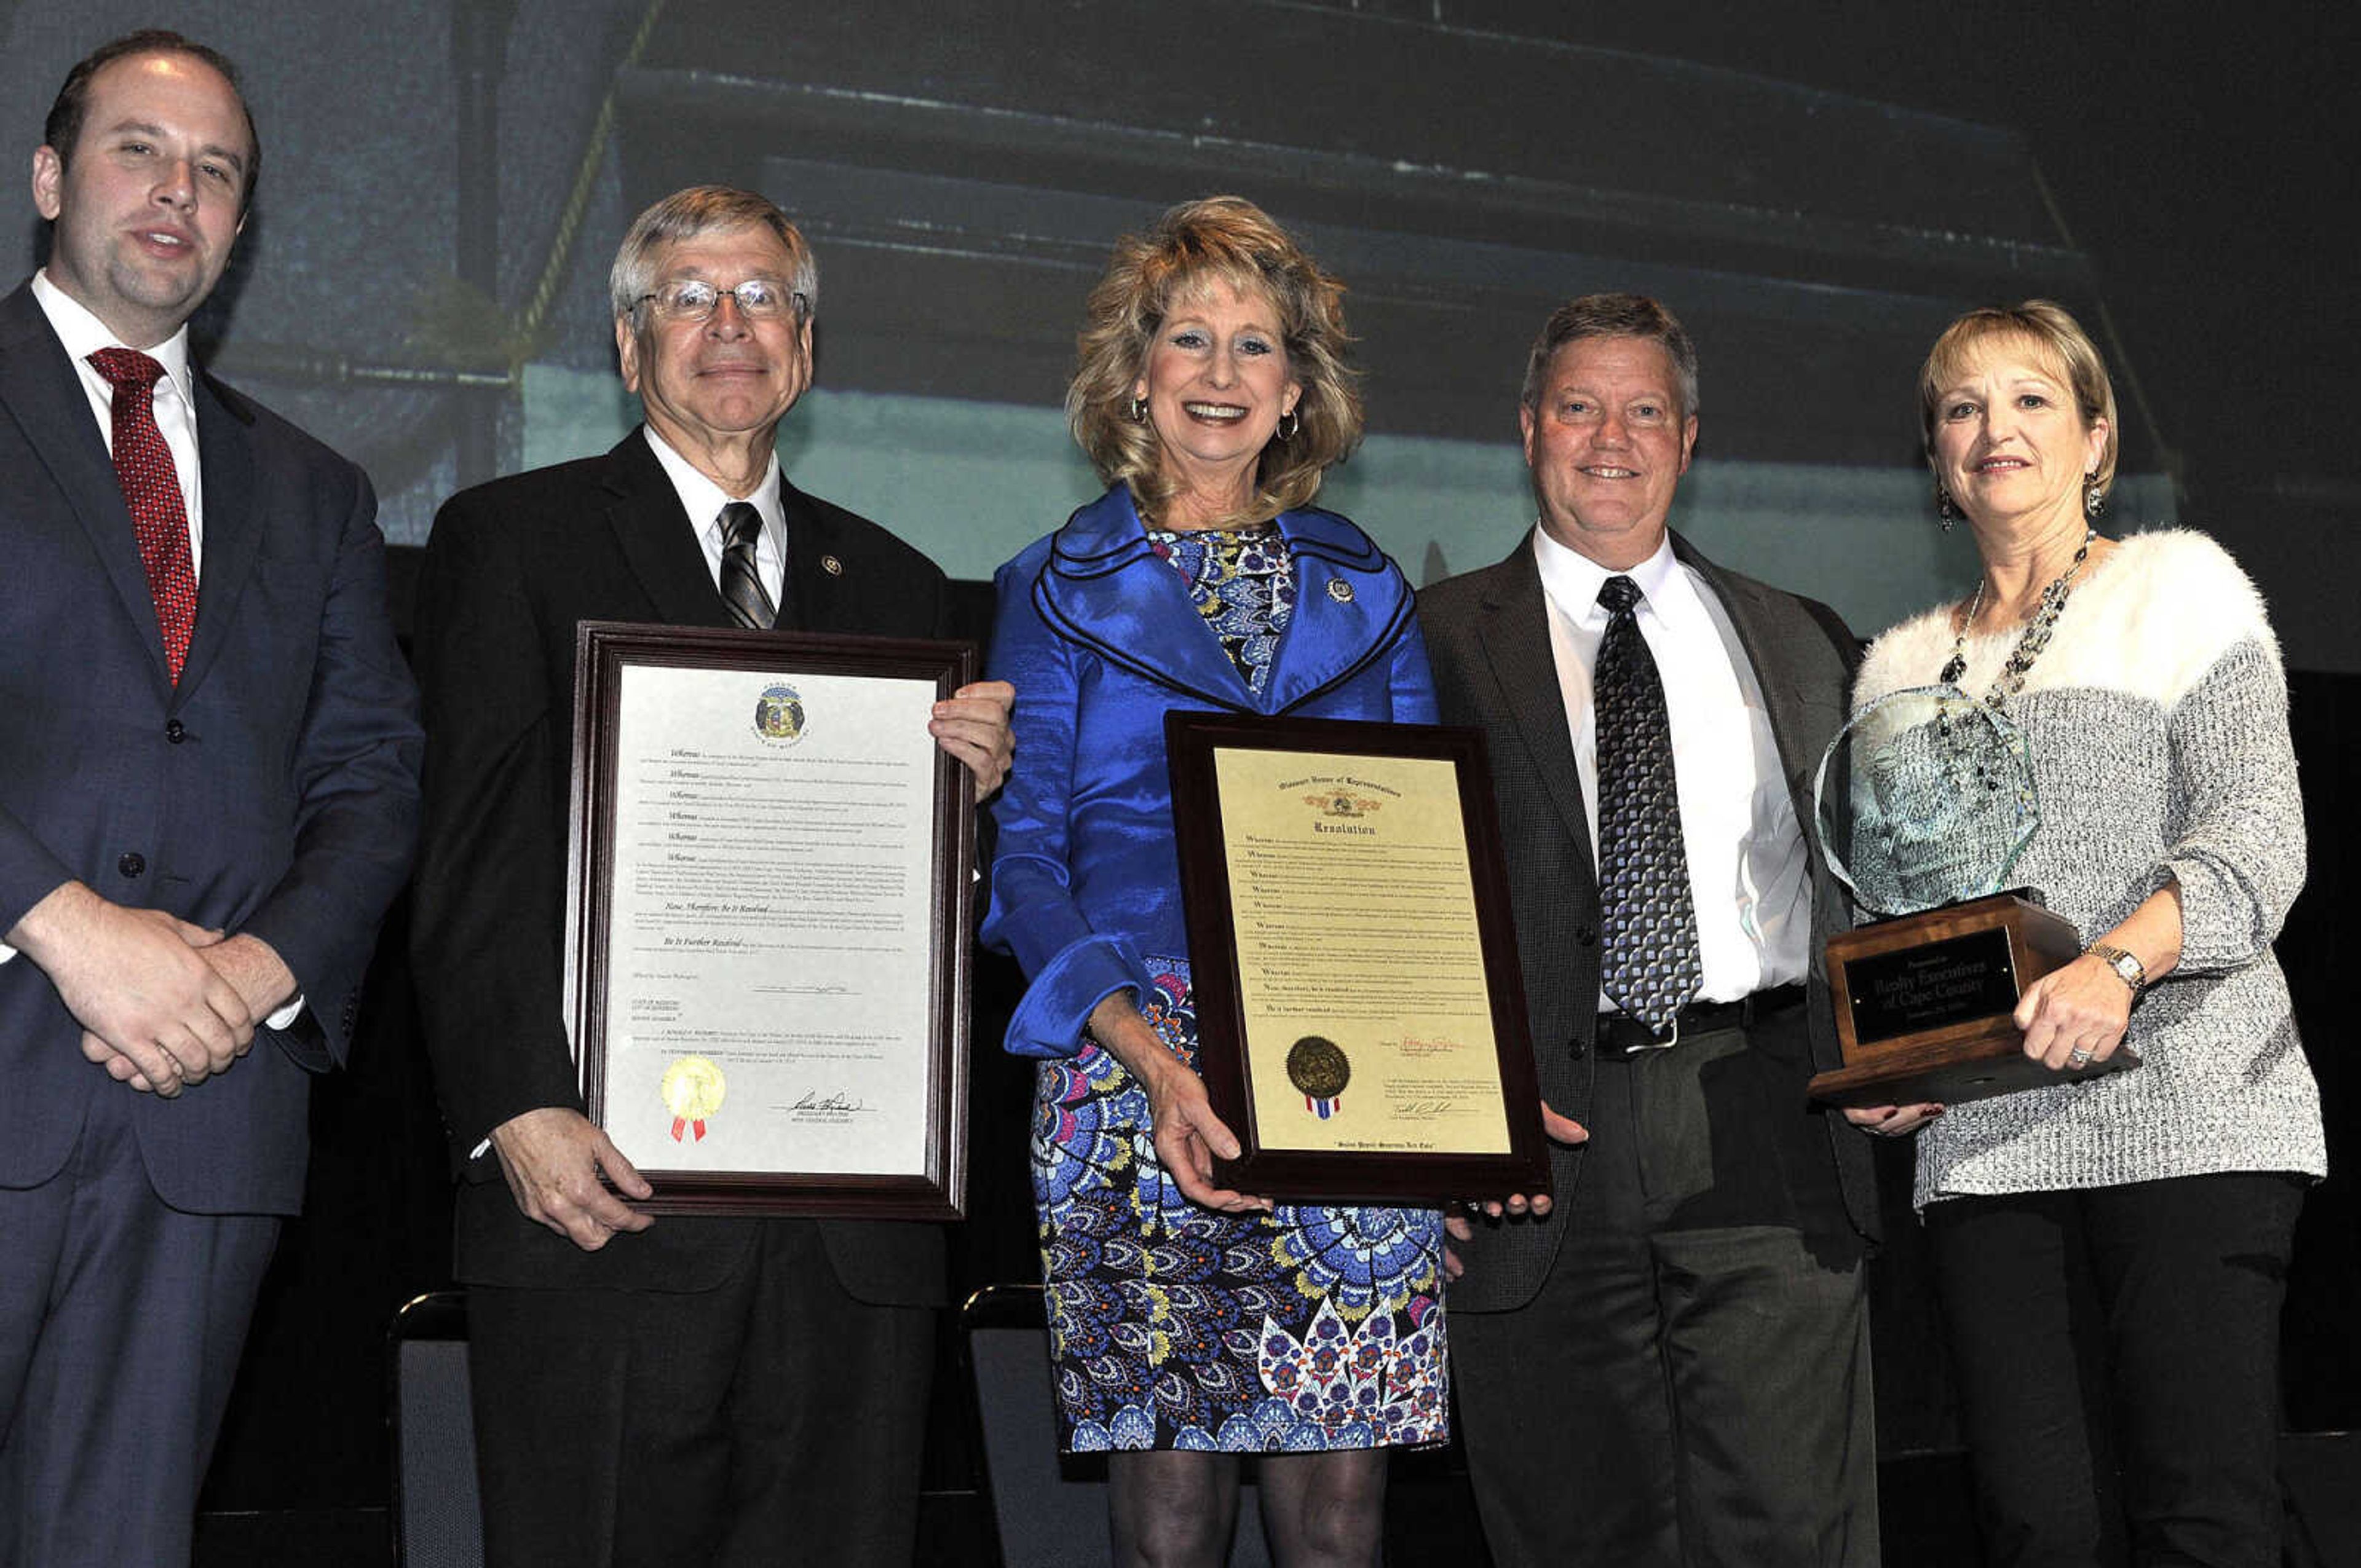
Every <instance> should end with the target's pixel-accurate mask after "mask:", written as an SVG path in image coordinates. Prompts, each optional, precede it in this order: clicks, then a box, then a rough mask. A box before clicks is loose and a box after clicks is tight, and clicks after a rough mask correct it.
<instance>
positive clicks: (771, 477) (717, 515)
mask: <svg viewBox="0 0 2361 1568" xmlns="http://www.w3.org/2000/svg"><path fill="white" fill-rule="evenodd" d="M640 431H641V433H642V434H643V435H645V436H646V437H647V439H648V450H649V451H651V452H653V453H654V454H655V455H656V461H657V463H659V464H661V465H662V466H663V467H664V477H666V478H668V479H670V480H671V481H672V488H673V489H674V491H675V492H676V493H677V494H678V495H679V497H680V505H681V510H684V511H686V512H687V513H688V517H689V521H691V522H694V523H695V524H697V548H698V549H700V550H702V551H704V552H705V571H706V575H707V576H710V577H711V578H712V579H713V587H714V589H715V591H716V592H719V590H720V587H721V552H722V550H723V549H724V548H725V547H727V545H728V544H729V543H730V531H729V530H728V529H727V528H725V527H723V526H722V522H721V509H722V508H723V507H726V506H728V505H729V504H730V502H731V501H745V502H748V503H749V504H751V505H752V507H753V509H754V510H756V511H759V512H761V513H762V514H763V532H762V533H761V535H760V536H759V537H757V538H756V539H755V541H754V572H755V575H756V576H759V577H760V578H761V579H762V582H763V592H764V593H766V594H769V595H770V596H771V603H772V604H773V605H774V606H775V605H777V604H778V603H779V602H780V601H781V596H783V595H784V594H785V592H786V587H787V516H786V512H785V509H784V508H782V507H781V506H780V504H779V455H778V454H777V453H776V452H774V453H772V454H771V463H770V466H768V467H766V468H764V469H763V481H762V483H760V484H758V485H756V486H755V487H754V493H753V494H752V495H751V496H733V495H731V494H730V492H729V491H727V490H725V489H723V488H721V487H720V486H719V485H717V484H715V483H714V482H713V481H712V480H710V479H708V478H707V477H705V476H704V475H703V474H700V473H698V472H697V467H696V466H695V465H693V464H692V463H690V462H689V460H688V459H687V458H686V457H683V456H682V455H680V454H679V453H677V452H675V451H674V450H673V447H672V443H670V442H668V441H666V440H665V439H664V437H663V436H661V435H658V434H657V433H656V427H655V426H653V425H652V424H643V425H642V426H641V427H640Z"/></svg>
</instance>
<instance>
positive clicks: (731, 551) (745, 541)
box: [721, 501, 779, 631]
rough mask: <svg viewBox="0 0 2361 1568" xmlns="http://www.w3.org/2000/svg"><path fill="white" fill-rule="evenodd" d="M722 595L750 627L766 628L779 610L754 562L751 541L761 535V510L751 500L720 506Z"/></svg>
mask: <svg viewBox="0 0 2361 1568" xmlns="http://www.w3.org/2000/svg"><path fill="white" fill-rule="evenodd" d="M721 528H722V545H721V598H722V599H723V601H724V602H726V603H727V604H728V605H729V606H730V614H731V615H732V616H734V617H736V618H737V620H738V624H739V625H741V626H742V627H745V628H746V629H748V630H752V631H768V630H770V629H771V623H772V622H773V621H774V620H777V619H778V617H779V612H778V610H777V609H775V608H774V607H773V605H772V603H771V596H770V595H769V594H768V593H765V592H764V591H763V574H762V573H761V572H759V571H757V570H756V569H755V566H754V541H756V540H757V539H760V538H761V537H762V536H763V514H762V513H761V512H759V511H756V510H754V506H753V503H752V502H751V501H731V502H730V504H729V505H728V506H726V507H723V508H722V509H721Z"/></svg>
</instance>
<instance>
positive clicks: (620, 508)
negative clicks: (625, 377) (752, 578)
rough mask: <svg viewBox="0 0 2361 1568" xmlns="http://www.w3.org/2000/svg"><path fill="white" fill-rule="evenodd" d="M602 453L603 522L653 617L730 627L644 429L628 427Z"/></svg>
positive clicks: (692, 529)
mask: <svg viewBox="0 0 2361 1568" xmlns="http://www.w3.org/2000/svg"><path fill="white" fill-rule="evenodd" d="M607 457H608V464H607V472H606V475H605V483H606V487H607V489H608V491H609V495H610V497H611V499H610V500H609V504H608V507H607V526H608V528H609V530H611V531H612V532H613V533H614V536H615V543H616V545H617V547H618V548H620V550H621V551H622V553H623V559H624V560H625V561H626V562H628V563H629V564H630V565H631V575H632V576H635V577H637V578H638V579H639V580H640V587H642V588H643V589H645V590H646V592H647V596H648V599H649V601H650V602H651V603H653V605H654V606H655V607H656V617H657V619H658V620H662V621H664V622H665V623H666V624H667V625H672V626H735V625H736V624H737V622H736V621H735V620H732V619H731V617H730V607H729V606H728V605H726V604H724V603H723V602H722V599H721V594H720V592H719V589H717V588H715V587H714V586H713V577H712V576H711V574H710V573H709V572H708V570H707V569H706V565H705V552H704V551H703V550H702V549H701V548H700V547H699V546H698V544H697V533H696V525H695V524H694V523H693V522H692V521H690V519H689V516H688V514H687V513H686V512H685V511H683V510H681V505H680V492H679V491H677V490H675V489H674V488H672V480H671V479H669V478H668V477H665V475H664V466H663V465H662V464H660V463H658V462H657V461H656V455H655V454H654V452H653V451H651V450H650V449H649V447H648V442H647V436H646V434H645V433H643V432H642V431H637V430H635V431H633V432H632V433H631V434H629V435H627V436H625V437H623V439H622V440H621V441H620V442H618V443H616V444H615V445H614V447H613V449H612V450H610V451H609V453H608V454H607Z"/></svg>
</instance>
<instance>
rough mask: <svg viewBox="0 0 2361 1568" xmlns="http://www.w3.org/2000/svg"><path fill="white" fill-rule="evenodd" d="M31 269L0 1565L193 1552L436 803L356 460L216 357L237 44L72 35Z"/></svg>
mask: <svg viewBox="0 0 2361 1568" xmlns="http://www.w3.org/2000/svg"><path fill="white" fill-rule="evenodd" d="M45 136H46V140H45V143H44V145H43V146H42V147H41V148H39V149H38V151H37V152H36V153H35V154H34V155H33V193H34V200H35V203H36V205H37V206H38V209H39V211H40V214H41V215H42V216H43V217H44V218H46V219H48V220H49V221H50V223H51V225H52V234H51V243H50V249H49V263H48V265H47V267H46V268H45V269H43V270H42V271H40V272H39V273H37V274H36V275H35V276H34V278H33V280H31V281H30V282H29V283H27V285H26V286H25V287H23V288H20V289H18V290H16V291H15V292H14V293H12V294H10V295H9V296H8V297H7V298H6V299H5V301H0V553H5V557H4V558H5V567H0V937H5V948H0V1564H6V1565H9V1568H17V1565H28V1564H34V1563H38V1564H41V1565H43V1568H54V1565H57V1564H71V1563H108V1564H115V1563H172V1562H185V1561H186V1560H187V1558H188V1553H189V1537H190V1530H191V1525H192V1519H193V1516H194V1511H195V1502H196V1495H197V1487H198V1485H199V1483H200V1482H201V1481H202V1480H203V1475H204V1468H205V1462H206V1458H207V1456H208V1454H209V1453H210V1451H211V1448H212V1445H213V1440H214V1432H215V1431H216V1429H217V1428H218V1426H219V1424H220V1420H221V1416H222V1411H223V1409H224V1406H225V1402H226V1400H227V1398H228V1394H229V1388H230V1383H231V1380H232V1377H233V1376H234V1374H235V1373H236V1367H237V1359H238V1351H239V1347H240V1344H241V1343H242V1342H243V1340H244V1338H245V1333H246V1325H247V1317H248V1315H249V1313H250V1312H251V1310H252V1307H253V1302H254V1298H255V1293H256V1290H257V1288H258V1286H259V1285H260V1283H261V1279H262V1273H263V1268H264V1266H265V1265H266V1264H267V1263H268V1262H269V1256H270V1252H271V1248H272V1245H273V1244H274V1242H275V1241H276V1239H277V1235H278V1228H279V1216H280V1215H282V1214H289V1213H292V1212H295V1210H296V1208H297V1207H298V1205H299V1203H300V1201H301V1199H302V1190H303V1168H304V1156H305V1152H306V1151H305V1118H304V1108H305V1101H306V1098H307V1094H308V1086H309V1083H310V1075H311V1074H313V1073H314V1072H319V1071H323V1070H325V1069H327V1068H328V1067H330V1066H331V1065H333V1064H334V1063H335V1062H336V1061H338V1060H340V1059H341V1058H342V1057H343V1055H344V1052H345V1049H346V1045H347V1043H348V1042H349V1040H350V1038H351V1035H352V1026H353V1017H354V1011H355V1007H356V1003H357V993H358V992H359V988H360V983H361V976H362V972H363V970H365V969H366V967H367V965H368V957H369V951H370V948H371V947H372V945H373V944H374V941H375V937H376V932H377V926H378V921H379V917H380V916H381V915H382V913H383V911H384V909H385V906H386V905H387V904H388V903H389V902H390V901H391V899H392V898H393V896H394V894H395V893H396V892H397V891H398V890H399V889H400V887H401V883H402V879H403V877H404V875H405V874H406V872H407V871H408V869H409V865H410V859H411V851H412V844H413V840H414V839H415V836H416V830H417V815H418V792H417V782H416V779H417V770H418V764H419V751H420V747H421V737H420V732H419V729H418V723H417V718H416V714H415V707H416V698H415V693H414V691H413V688H412V684H411V680H410V677H409V674H408V672H407V671H406V669H405V668H404V666H403V664H402V661H401V653H400V652H399V651H398V650H397V649H396V647H395V645H394V639H393V631H392V628H391V625H390V622H389V620H388V619H387V613H386V603H385V569H384V543H383V541H382V540H381V539H380V538H379V534H378V531H377V526H376V521H375V518H376V501H375V498H374V497H373V496H372V495H371V493H370V490H369V486H368V480H367V479H366V478H365V477H363V476H362V474H361V472H360V470H359V469H358V468H357V467H355V466H353V465H352V464H350V463H348V462H346V461H345V460H344V459H342V458H340V457H338V456H337V455H335V454H334V453H332V452H330V451H329V450H327V449H326V448H325V447H324V446H322V445H320V444H318V443H317V442H315V441H313V440H312V439H311V438H310V437H308V436H306V435H304V434H303V433H302V432H301V431H298V430H296V429H295V428H293V427H292V426H291V425H289V424H287V423H286V422H283V421H281V420H280V419H279V418H277V417H276V416H275V415H273V414H271V413H270V412H269V411H267V410H264V409H261V408H258V407H257V406H256V405H255V404H253V403H251V402H249V401H247V400H245V399H244V398H241V397H239V396H238V395H237V394H236V393H235V392H233V391H231V390H229V389H227V388H225V387H223V386H221V385H220V384H219V383H217V382H215V381H214V380H213V379H211V378H209V377H207V376H206V375H204V373H203V371H202V370H200V369H198V368H196V367H194V366H192V364H191V362H190V359H189V346H188V334H187V330H186V325H185V323H186V322H187V321H188V318H189V316H190V314H191V313H192V312H193V311H195V310H196V308H197V307H198V305H199V304H201V303H202V302H203V301H204V299H205V296H206V295H207V294H208V293H209V292H210V291H212V289H213V287H214V283H215V282H216V281H217V280H219V279H220V277H221V274H222V269H224V267H225V266H226V265H227V263H228V261H229V254H230V247H231V246H232V244H233V243H234V242H235V241H236V237H237V234H238V231H239V229H240V227H241V226H242V225H243V223H244V220H245V215H246V213H247V208H248V205H249V203H250V202H251V200H252V195H253V191H254V184H255V176H256V173H257V170H258V162H259V159H260V148H259V144H258V142H257V140H256V137H255V134H254V126H253V122H252V120H251V118H250V116H249V115H248V114H247V108H246V104H245V101H244V100H243V98H242V97H241V96H240V95H239V93H238V90H237V86H236V78H235V75H234V72H233V71H232V69H231V67H230V65H229V62H228V61H227V60H224V59H222V58H221V56H219V55H218V54H216V53H214V51H212V50H210V49H204V48H203V47H201V46H199V45H196V44H192V43H191V42H189V41H188V40H187V39H185V38H180V37H179V36H178V35H175V34H170V33H139V34H134V35H131V36H130V37H128V38H122V39H118V40H116V41H115V43H113V44H109V45H107V46H106V47H104V48H103V49H100V50H98V51H97V52H96V53H94V54H93V55H92V56H91V57H90V58H89V59H87V60H83V61H82V63H81V64H79V65H77V66H76V67H75V68H74V70H73V71H72V72H71V74H70V75H69V76H68V77H67V79H66V82H65V85H64V87H63V88H62V89H61V90H60V93H59V94H58V99H57V103H56V104H55V105H54V106H53V107H52V108H51V109H50V111H49V121H48V125H47V126H46V130H45Z"/></svg>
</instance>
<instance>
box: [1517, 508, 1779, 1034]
mask: <svg viewBox="0 0 2361 1568" xmlns="http://www.w3.org/2000/svg"><path fill="white" fill-rule="evenodd" d="M1533 556H1534V561H1535V564H1536V565H1538V566H1539V567H1540V568H1541V577H1542V590H1543V594H1545V595H1546V596H1547V598H1548V599H1549V604H1550V648H1551V652H1553V653H1554V655H1555V656H1556V661H1557V684H1558V690H1559V692H1560V694H1561V695H1562V696H1564V698H1565V718H1566V727H1567V729H1568V730H1569V731H1570V732H1571V734H1572V735H1573V737H1574V761H1575V768H1576V772H1577V773H1580V775H1581V778H1582V805H1583V810H1584V812H1585V813H1586V814H1587V816H1588V817H1589V823H1590V841H1591V844H1592V846H1593V847H1594V850H1595V849H1596V847H1597V845H1598V710H1597V707H1596V706H1595V705H1594V704H1593V702H1592V700H1591V672H1592V670H1593V668H1594V667H1595V666H1596V665H1597V664H1598V644H1599V641H1600V640H1601V639H1602V638H1604V637H1605V636H1606V635H1607V619H1608V618H1607V608H1606V607H1605V606H1604V605H1602V604H1600V603H1599V602H1598V589H1599V585H1601V584H1602V583H1604V582H1606V581H1607V579H1608V578H1609V577H1610V576H1627V577H1630V578H1631V580H1632V582H1634V583H1636V584H1637V585H1639V588H1640V593H1641V596H1642V598H1641V602H1640V604H1639V605H1638V606H1637V607H1636V608H1635V609H1634V610H1633V612H1632V613H1633V616H1634V618H1635V619H1636V620H1637V621H1638V624H1639V629H1640V635H1641V636H1642V638H1643V639H1645V640H1646V641H1647V644H1648V652H1650V653H1651V654H1653V656H1654V658H1655V661H1656V672H1657V674H1658V675H1659V677H1660V678H1662V680H1663V681H1664V708H1665V712H1666V715H1667V717H1668V718H1669V721H1670V723H1671V725H1672V731H1673V773H1674V779H1675V785H1676V787H1677V788H1678V790H1679V793H1680V801H1681V837H1682V839H1683V840H1684V841H1685V842H1686V845H1687V849H1688V862H1689V893H1690V897H1691V900H1692V901H1693V902H1694V903H1695V905H1696V906H1697V953H1698V957H1699V959H1701V960H1702V962H1703V965H1704V970H1705V978H1704V983H1703V986H1702V987H1701V989H1700V990H1699V991H1698V992H1697V1000H1698V1001H1700V1002H1735V1001H1737V1000H1739V999H1740V998H1741V997H1743V996H1746V995H1748V994H1750V993H1751V992H1756V991H1761V990H1763V989H1766V988H1767V987H1770V986H1774V985H1784V984H1787V983H1788V982H1790V981H1799V980H1801V979H1803V978H1804V974H1805V968H1806V964H1807V963H1808V961H1809V959H1810V951H1811V935H1812V918H1811V916H1812V909H1811V867H1810V862H1809V859H1808V851H1807V850H1806V847H1805V843H1804V835H1803V832H1802V829H1801V828H1799V827H1798V826H1797V824H1796V821H1795V806H1794V804H1793V803H1792V802H1791V801H1790V800H1789V798H1788V795H1787V784H1786V777H1785V773H1784V770H1783V769H1782V767H1781V765H1780V762H1779V747H1778V741H1777V740H1776V739H1775V738H1774V737H1773V734H1772V730H1771V716H1770V713H1769V712H1768V710H1766V709H1765V708H1764V707H1763V688H1762V684H1761V683H1760V682H1759V681H1758V680H1756V678H1755V674H1754V667H1753V665H1752V663H1749V662H1748V660H1747V657H1746V652H1745V650H1744V648H1743V647H1742V646H1741V644H1740V642H1739V641H1738V630H1737V629H1736V628H1735V627H1734V626H1732V625H1731V624H1730V613H1729V611H1727V610H1726V609H1723V608H1722V605H1721V601H1720V600H1719V599H1718V598H1715V597H1714V593H1713V590H1712V589H1711V588H1710V587H1708V586H1707V585H1706V581H1705V579H1704V578H1703V577H1702V576H1698V575H1697V573H1696V572H1695V571H1693V570H1691V569H1690V568H1688V567H1686V566H1685V565H1681V563H1680V562H1679V560H1678V559H1677V558H1675V556H1674V554H1673V546H1672V541H1671V540H1670V539H1669V538H1668V539H1666V540H1665V541H1664V543H1662V544H1660V545H1659V546H1657V549H1656V553H1655V554H1653V555H1651V556H1649V557H1648V559H1647V560H1645V561H1643V562H1642V563H1641V564H1640V565H1637V566H1635V567H1633V568H1632V569H1631V571H1629V572H1623V573H1614V572H1609V570H1608V569H1607V568H1606V567H1604V566H1601V565H1598V563H1597V562H1596V561H1593V560H1591V559H1590V558H1589V557H1588V556H1587V555H1583V554H1578V553H1577V552H1576V551H1573V550H1569V549H1567V548H1566V547H1565V545H1563V544H1560V543H1558V542H1557V541H1556V540H1554V539H1552V538H1551V537H1550V536H1549V534H1548V533H1547V532H1545V531H1544V530H1543V529H1540V528H1536V529H1534V530H1533ZM1598 1007H1599V1011H1600V1012H1602V1013H1609V1012H1613V1011H1615V1008H1614V1005H1613V1003H1609V1001H1608V1000H1607V998H1606V996H1605V995H1604V994H1603V993H1602V994H1601V996H1600V997H1599V1003H1598Z"/></svg>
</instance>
